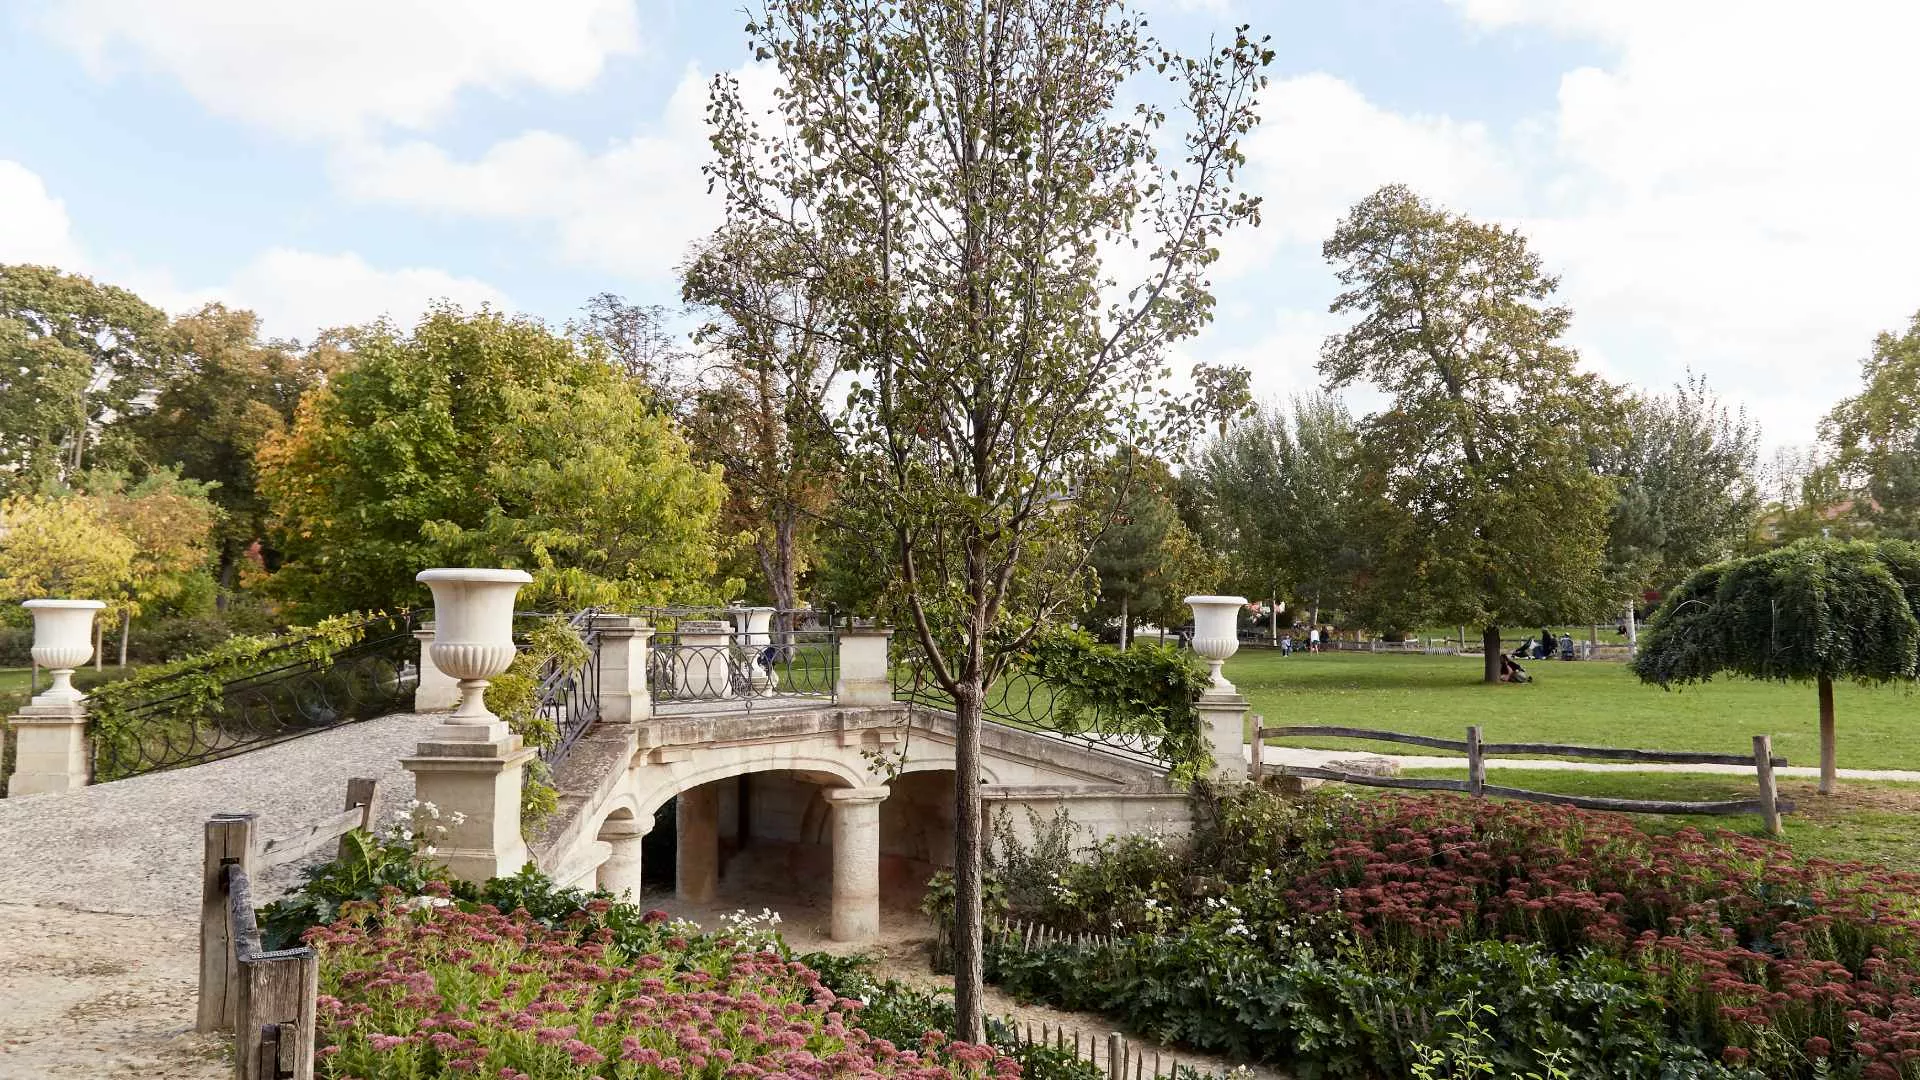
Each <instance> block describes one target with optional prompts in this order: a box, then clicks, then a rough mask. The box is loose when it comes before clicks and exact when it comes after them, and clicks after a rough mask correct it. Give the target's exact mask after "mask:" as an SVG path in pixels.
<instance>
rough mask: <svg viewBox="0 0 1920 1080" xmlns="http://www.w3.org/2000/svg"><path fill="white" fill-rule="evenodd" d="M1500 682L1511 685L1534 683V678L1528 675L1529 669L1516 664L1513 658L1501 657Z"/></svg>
mask: <svg viewBox="0 0 1920 1080" xmlns="http://www.w3.org/2000/svg"><path fill="white" fill-rule="evenodd" d="M1500 681H1501V682H1511V683H1523V682H1532V681H1533V676H1531V675H1529V674H1527V669H1526V668H1523V667H1521V666H1520V665H1519V664H1518V663H1517V662H1515V660H1514V659H1513V657H1511V656H1502V657H1500Z"/></svg>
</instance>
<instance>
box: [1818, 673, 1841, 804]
mask: <svg viewBox="0 0 1920 1080" xmlns="http://www.w3.org/2000/svg"><path fill="white" fill-rule="evenodd" d="M1838 759H1839V755H1838V754H1837V753H1836V752H1835V748H1834V734H1833V680H1832V679H1829V678H1827V677H1826V676H1825V675H1822V676H1820V794H1822V795H1831V794H1833V793H1834V792H1835V791H1837V790H1838V789H1839V787H1840V783H1839V778H1838V777H1837V776H1835V775H1834V774H1835V773H1836V772H1838V769H1837V768H1836V766H1837V764H1838Z"/></svg>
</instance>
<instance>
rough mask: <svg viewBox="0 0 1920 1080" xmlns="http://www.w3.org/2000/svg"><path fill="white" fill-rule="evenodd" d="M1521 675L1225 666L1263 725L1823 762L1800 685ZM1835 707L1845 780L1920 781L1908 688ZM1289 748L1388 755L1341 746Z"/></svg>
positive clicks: (1415, 661)
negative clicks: (1766, 750)
mask: <svg viewBox="0 0 1920 1080" xmlns="http://www.w3.org/2000/svg"><path fill="white" fill-rule="evenodd" d="M1527 670H1528V671H1529V672H1530V673H1532V674H1533V675H1534V676H1535V681H1534V682H1531V683H1526V684H1521V685H1510V684H1496V685H1492V686H1489V685H1487V684H1485V683H1482V682H1480V681H1479V679H1480V671H1481V661H1480V658H1479V657H1477V656H1474V657H1456V656H1419V655H1414V656H1387V655H1373V654H1369V653H1320V654H1317V655H1308V654H1304V653H1296V654H1294V655H1293V656H1290V657H1282V656H1281V655H1280V654H1279V653H1278V652H1275V651H1273V650H1270V649H1246V650H1242V651H1241V652H1240V653H1239V654H1238V655H1236V656H1235V657H1234V658H1233V659H1231V660H1229V661H1227V667H1226V674H1227V678H1228V679H1230V680H1232V682H1233V683H1234V685H1235V686H1237V687H1239V688H1240V692H1241V693H1242V694H1244V695H1246V697H1247V699H1248V700H1249V701H1250V702H1251V703H1252V712H1253V713H1255V714H1258V715H1261V716H1264V717H1265V718H1266V722H1267V724H1268V725H1269V726H1279V725H1283V724H1342V725H1347V726H1350V727H1370V728H1385V729H1388V730H1393V731H1406V732H1413V733H1416V734H1421V735H1437V736H1442V737H1445V738H1451V739H1459V738H1463V737H1464V735H1465V732H1466V728H1467V726H1468V725H1469V724H1479V725H1480V727H1481V729H1482V732H1483V733H1484V737H1485V738H1486V739H1487V740H1488V741H1490V742H1561V743H1586V744H1589V745H1598V746H1617V747H1641V748H1646V749H1659V750H1703V751H1714V752H1719V753H1736V754H1737V753H1747V752H1750V751H1751V750H1752V746H1753V736H1755V735H1771V736H1773V748H1774V753H1775V754H1778V755H1780V756H1783V757H1785V758H1787V759H1788V760H1789V761H1790V762H1792V763H1793V764H1795V765H1817V764H1819V760H1820V743H1819V717H1818V712H1817V709H1816V704H1815V700H1814V690H1813V687H1812V685H1810V684H1799V683H1788V684H1775V683H1758V682H1752V681H1748V680H1745V679H1728V680H1724V681H1715V682H1713V683H1710V684H1708V685H1705V686H1696V687H1689V688H1687V689H1684V690H1673V691H1666V690H1662V689H1660V688H1659V687H1657V686H1647V685H1643V684H1642V683H1641V682H1640V681H1639V680H1638V679H1636V678H1634V676H1633V673H1632V672H1631V671H1628V670H1627V668H1626V665H1624V664H1618V663H1608V662H1604V661H1575V662H1573V663H1564V662H1561V661H1546V660H1536V661H1532V662H1530V663H1528V665H1527ZM1834 701H1835V707H1836V711H1837V715H1838V727H1839V755H1840V767H1841V768H1860V769H1920V697H1916V696H1915V695H1914V693H1913V692H1912V690H1910V689H1907V688H1904V687H1886V688H1878V689H1867V688H1861V687H1855V686H1853V685H1851V684H1844V685H1841V686H1839V687H1837V688H1836V689H1835V691H1834ZM1294 743H1295V744H1296V745H1302V746H1334V747H1343V748H1359V749H1366V750H1372V751H1374V752H1378V753H1388V752H1393V751H1394V750H1395V749H1396V748H1395V747H1392V746H1390V745H1389V744H1385V743H1359V742H1351V741H1347V740H1337V739H1300V740H1294ZM1397 749H1399V750H1400V751H1401V752H1411V751H1412V750H1413V748H1408V747H1400V748H1397ZM1419 752H1421V753H1433V752H1434V751H1426V750H1421V751H1419Z"/></svg>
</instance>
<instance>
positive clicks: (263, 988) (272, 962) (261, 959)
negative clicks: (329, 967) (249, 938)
mask: <svg viewBox="0 0 1920 1080" xmlns="http://www.w3.org/2000/svg"><path fill="white" fill-rule="evenodd" d="M241 969H242V971H243V972H244V976H245V977H244V980H243V981H242V983H241V997H240V1017H239V1020H238V1022H237V1024H236V1026H235V1028H234V1036H235V1038H234V1042H235V1045H234V1048H233V1050H234V1053H233V1060H234V1064H235V1066H236V1068H235V1077H236V1080H277V1078H278V1077H280V1076H283V1075H291V1076H292V1077H293V1080H313V1049H314V1021H315V1019H316V1015H315V1014H316V1012H317V1011H318V1009H317V1006H318V1004H319V998H320V958H319V957H318V956H317V955H315V953H314V951H313V950H312V949H295V950H293V951H291V952H278V953H264V954H262V955H260V956H257V957H249V958H248V959H247V962H246V963H244V964H243V965H241ZM269 1028H271V1029H273V1030H274V1032H275V1034H276V1037H275V1039H274V1040H273V1045H272V1046H271V1047H269V1046H267V1045H266V1042H267V1038H266V1032H267V1029H269ZM268 1053H272V1055H273V1056H272V1057H271V1058H269V1057H268V1056H267V1055H268ZM269 1061H272V1062H274V1063H275V1065H274V1067H273V1068H270V1069H269V1068H267V1067H266V1063H267V1062H269Z"/></svg>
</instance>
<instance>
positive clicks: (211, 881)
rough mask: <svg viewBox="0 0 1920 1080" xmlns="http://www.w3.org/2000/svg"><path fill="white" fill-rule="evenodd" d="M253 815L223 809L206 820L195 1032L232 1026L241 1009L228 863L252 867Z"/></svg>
mask: <svg viewBox="0 0 1920 1080" xmlns="http://www.w3.org/2000/svg"><path fill="white" fill-rule="evenodd" d="M253 825H254V815H252V814H220V815H217V816H215V817H213V818H211V819H209V820H208V821H207V827H206V857H205V859H204V860H203V861H202V864H201V873H200V1005H199V1010H198V1012H197V1013H196V1015H195V1018H194V1024H193V1029H194V1030H195V1031H232V1030H233V1029H234V1028H233V1022H234V1016H235V1013H236V1012H237V1011H238V1009H239V1004H240V987H239V985H238V984H239V978H238V973H239V962H238V960H237V959H236V958H235V956H234V944H235V943H234V940H233V934H232V929H231V927H229V926H228V924H227V882H226V868H227V866H228V865H238V866H241V867H245V868H246V869H248V870H249V871H251V870H252V867H253Z"/></svg>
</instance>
